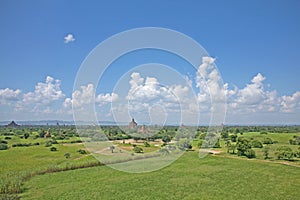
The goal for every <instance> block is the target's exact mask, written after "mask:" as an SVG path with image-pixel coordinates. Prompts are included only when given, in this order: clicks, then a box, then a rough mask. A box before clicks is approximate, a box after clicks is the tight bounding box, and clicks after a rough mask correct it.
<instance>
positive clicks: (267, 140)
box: [263, 138, 273, 144]
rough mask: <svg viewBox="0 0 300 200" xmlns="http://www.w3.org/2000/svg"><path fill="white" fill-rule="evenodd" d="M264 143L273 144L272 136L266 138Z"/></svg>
mask: <svg viewBox="0 0 300 200" xmlns="http://www.w3.org/2000/svg"><path fill="white" fill-rule="evenodd" d="M263 143H264V144H273V141H272V139H271V138H265V139H264V141H263Z"/></svg>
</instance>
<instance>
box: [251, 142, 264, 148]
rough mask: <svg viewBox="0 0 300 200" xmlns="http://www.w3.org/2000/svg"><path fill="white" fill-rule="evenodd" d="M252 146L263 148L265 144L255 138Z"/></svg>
mask: <svg viewBox="0 0 300 200" xmlns="http://www.w3.org/2000/svg"><path fill="white" fill-rule="evenodd" d="M251 146H252V147H253V148H263V144H262V143H261V142H260V141H258V140H253V141H252V142H251Z"/></svg>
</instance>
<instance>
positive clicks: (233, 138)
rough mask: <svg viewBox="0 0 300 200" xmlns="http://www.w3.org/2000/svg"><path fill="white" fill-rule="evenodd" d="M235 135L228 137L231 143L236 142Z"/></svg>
mask: <svg viewBox="0 0 300 200" xmlns="http://www.w3.org/2000/svg"><path fill="white" fill-rule="evenodd" d="M236 138H237V135H235V134H234V135H230V140H231V142H236Z"/></svg>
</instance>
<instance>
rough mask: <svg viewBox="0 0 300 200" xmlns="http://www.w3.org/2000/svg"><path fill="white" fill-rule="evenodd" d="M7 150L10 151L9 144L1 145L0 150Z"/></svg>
mask: <svg viewBox="0 0 300 200" xmlns="http://www.w3.org/2000/svg"><path fill="white" fill-rule="evenodd" d="M6 149H8V146H7V144H3V143H0V150H6Z"/></svg>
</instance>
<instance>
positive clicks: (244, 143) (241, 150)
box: [236, 137, 251, 156]
mask: <svg viewBox="0 0 300 200" xmlns="http://www.w3.org/2000/svg"><path fill="white" fill-rule="evenodd" d="M236 149H237V150H238V155H239V156H246V151H247V150H249V149H251V144H250V141H249V140H248V139H247V138H243V137H239V139H238V142H237V144H236Z"/></svg>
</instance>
